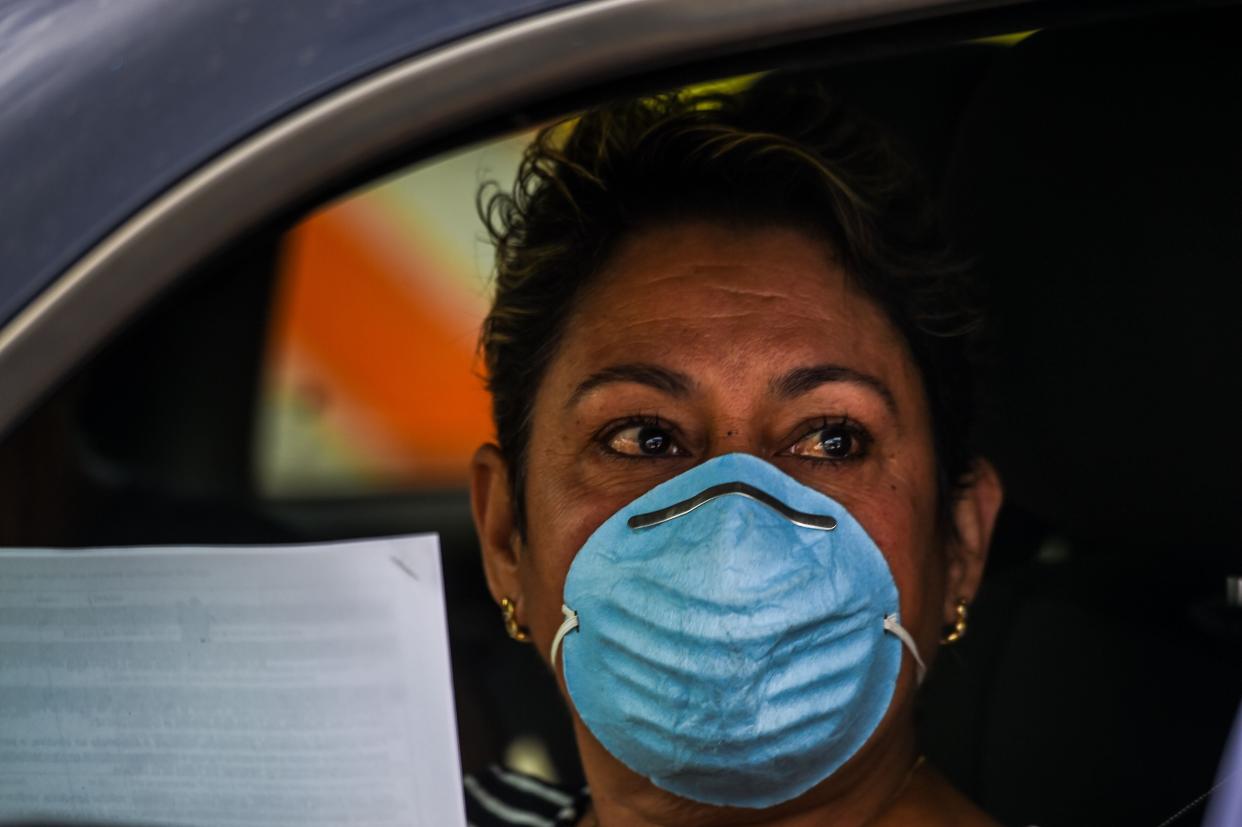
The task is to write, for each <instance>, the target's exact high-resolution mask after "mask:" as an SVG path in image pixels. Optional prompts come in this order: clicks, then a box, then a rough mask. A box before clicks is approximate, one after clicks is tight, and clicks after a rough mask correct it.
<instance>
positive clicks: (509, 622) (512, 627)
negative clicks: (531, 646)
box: [500, 597, 530, 643]
mask: <svg viewBox="0 0 1242 827" xmlns="http://www.w3.org/2000/svg"><path fill="white" fill-rule="evenodd" d="M500 618H501V620H503V621H504V622H505V631H506V632H508V633H509V637H511V638H513V639H514V640H516V641H517V642H518V643H526V642H527V641H528V640H530V634H529V633H528V632H527V631H526V630H525V629H523V628H522V627H521V626H519V625H518V622H517V605H516V604H514V602H513V601H512V600H510V599H509V598H507V597H502V598H500Z"/></svg>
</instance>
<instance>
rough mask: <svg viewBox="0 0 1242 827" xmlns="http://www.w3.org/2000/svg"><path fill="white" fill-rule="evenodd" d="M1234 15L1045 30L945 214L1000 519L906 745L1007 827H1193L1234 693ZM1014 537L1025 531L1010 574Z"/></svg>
mask: <svg viewBox="0 0 1242 827" xmlns="http://www.w3.org/2000/svg"><path fill="white" fill-rule="evenodd" d="M1240 22H1242V17H1240V16H1239V14H1238V10H1237V9H1226V10H1217V11H1213V12H1211V13H1205V14H1198V15H1196V16H1195V17H1181V16H1161V17H1152V18H1149V19H1145V20H1139V21H1135V22H1127V23H1124V24H1120V25H1119V24H1116V23H1109V24H1108V25H1106V26H1087V27H1081V28H1076V29H1063V30H1057V31H1045V32H1039V33H1037V34H1035V35H1033V36H1031V37H1029V38H1028V39H1026V40H1024V41H1023V42H1022V43H1020V44H1019V45H1017V46H1016V47H1014V48H1013V49H1011V50H1009V52H1008V53H1007V54H1005V55H1004V56H1003V57H1001V58H1000V59H999V60H997V61H996V63H995V64H994V65H993V66H992V68H991V69H990V72H989V74H988V76H987V77H986V78H985V80H984V81H983V83H982V84H981V86H980V87H979V89H978V90H977V93H976V95H975V98H974V100H973V101H972V103H971V105H970V107H969V109H968V112H967V115H966V117H965V119H964V121H963V124H962V127H961V131H960V134H959V136H958V141H957V145H956V149H955V154H954V158H953V161H952V163H951V165H950V169H949V173H948V177H947V182H946V187H945V190H946V193H947V195H948V197H949V199H950V209H949V213H950V216H951V217H952V221H951V223H952V224H953V226H954V229H955V233H956V234H957V235H958V237H959V238H960V239H961V241H962V243H963V246H964V248H965V249H968V250H970V251H972V252H973V253H974V254H975V255H976V256H977V259H976V261H977V265H978V266H979V267H980V268H981V270H982V272H983V273H984V275H985V276H986V279H987V282H988V284H989V285H990V287H991V290H992V297H991V305H992V308H993V312H994V325H993V330H992V334H993V335H992V336H991V340H992V341H991V343H992V345H993V349H992V352H993V354H994V356H993V359H992V361H991V362H990V364H989V366H988V368H987V369H986V370H985V377H984V379H985V381H984V387H985V394H984V398H985V399H987V400H988V403H987V405H986V406H985V407H984V410H983V415H982V420H981V423H980V426H979V429H978V431H979V433H978V440H979V444H980V447H981V448H982V451H983V453H984V454H986V455H988V456H990V457H991V458H992V459H993V460H994V461H995V463H996V465H997V467H998V469H999V471H1000V473H1001V477H1002V479H1003V480H1004V482H1005V485H1006V489H1007V497H1008V503H1009V504H1008V505H1007V506H1006V513H1005V517H1004V520H1003V525H1002V527H1001V529H1000V531H999V533H998V537H997V540H996V544H995V545H996V551H997V553H998V554H999V555H1000V558H999V560H998V562H1001V563H1002V565H1001V566H999V567H998V570H995V571H993V572H992V573H991V575H990V576H989V578H988V579H987V581H986V583H985V586H984V588H983V590H982V592H981V594H980V596H979V598H978V601H977V603H976V605H975V608H974V610H973V611H972V615H971V625H970V632H969V634H968V636H967V638H966V639H965V640H964V641H963V642H962V644H960V645H959V646H956V647H954V648H952V649H946V650H944V651H943V652H942V655H943V657H942V658H941V663H940V664H939V665H938V666H937V668H936V669H935V670H933V675H932V677H931V678H930V679H929V685H928V687H927V689H926V692H925V694H924V699H923V708H922V716H921V717H922V735H923V740H924V747H925V750H926V752H927V754H928V756H929V758H931V759H932V760H933V761H934V762H935V763H937V764H938V765H939V766H941V767H942V768H943V769H944V770H945V771H946V773H947V774H948V775H949V776H950V777H951V778H952V779H953V780H954V781H955V782H956V783H957V784H958V785H959V787H961V788H962V789H963V790H964V791H965V792H967V793H968V794H970V795H971V796H972V797H973V798H974V799H975V800H976V801H978V802H979V803H980V804H981V805H982V806H983V807H984V808H985V809H986V810H988V811H989V812H991V813H993V814H994V815H995V816H997V817H998V818H1000V819H1002V820H1003V821H1006V822H1008V823H1015V824H1031V823H1034V824H1039V825H1041V827H1058V825H1079V824H1083V825H1087V824H1089V825H1103V824H1150V825H1153V827H1155V825H1159V824H1161V823H1172V824H1183V823H1187V824H1188V823H1194V822H1195V821H1196V820H1197V819H1198V818H1200V817H1201V816H1202V808H1201V806H1199V805H1195V806H1190V807H1188V805H1192V804H1193V803H1194V802H1195V799H1196V798H1198V797H1199V796H1200V795H1202V794H1203V793H1206V792H1207V790H1208V789H1209V788H1210V787H1211V786H1212V783H1213V773H1214V771H1215V767H1216V765H1217V762H1218V760H1219V757H1220V754H1221V750H1222V747H1223V745H1224V742H1225V739H1226V736H1227V734H1228V731H1229V724H1230V721H1231V719H1232V715H1233V713H1234V710H1235V709H1236V708H1237V704H1238V701H1239V698H1242V620H1240V618H1239V612H1240V611H1242V610H1239V609H1234V608H1230V607H1229V606H1227V605H1226V603H1225V599H1224V598H1225V578H1226V577H1227V576H1229V575H1238V574H1242V554H1240V553H1239V547H1238V527H1237V519H1238V509H1239V505H1242V481H1240V478H1239V474H1238V468H1239V467H1240V465H1242V431H1240V430H1239V423H1240V422H1242V406H1240V405H1239V398H1240V395H1242V394H1240V392H1242V371H1240V370H1239V368H1238V365H1237V360H1238V357H1239V355H1242V326H1240V325H1239V318H1238V314H1239V307H1240V305H1239V301H1238V300H1239V297H1240V279H1242V245H1240V244H1239V241H1240V240H1242V107H1239V105H1238V93H1239V90H1242V53H1239V52H1238V50H1237V48H1236V42H1235V41H1234V39H1233V38H1235V37H1236V34H1237V32H1239V31H1240V30H1242V29H1240V28H1239V25H1238V24H1239V23H1240ZM1015 523H1020V524H1021V530H1020V531H1017V532H1013V528H1014V524H1015ZM1033 526H1035V527H1038V526H1042V527H1043V528H1042V530H1034V529H1033V528H1032V527H1033ZM1007 533H1015V534H1017V535H1020V536H1023V537H1033V536H1034V537H1039V538H1040V539H1039V542H1038V543H1037V544H1036V545H1037V547H1036V549H1035V556H1034V559H1033V560H1032V561H1031V562H1029V563H1028V562H1025V561H1023V560H1022V559H1021V555H1013V554H1012V553H1008V554H1007V551H1008V550H1007V549H1006V545H1007V543H1008V540H1007ZM1041 535H1042V536H1041ZM1174 816H1176V817H1177V819H1176V820H1175V821H1171V822H1166V820H1168V819H1170V818H1172V817H1174Z"/></svg>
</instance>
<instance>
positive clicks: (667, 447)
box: [607, 425, 685, 457]
mask: <svg viewBox="0 0 1242 827" xmlns="http://www.w3.org/2000/svg"><path fill="white" fill-rule="evenodd" d="M607 444H608V448H609V450H612V451H615V452H616V453H618V454H624V455H625V456H631V457H669V456H681V455H682V454H684V453H685V451H683V450H682V448H681V446H680V445H678V444H677V443H676V442H674V441H673V436H672V434H670V433H669V432H668V431H667V430H666V429H664V428H660V427H658V426H655V425H629V426H626V427H624V428H621V429H620V430H618V431H614V432H613V434H612V435H611V436H610V437H609V438H608V443H607Z"/></svg>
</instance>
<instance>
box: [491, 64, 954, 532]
mask: <svg viewBox="0 0 1242 827" xmlns="http://www.w3.org/2000/svg"><path fill="white" fill-rule="evenodd" d="M478 205H479V213H480V215H481V217H482V218H483V221H484V224H485V225H486V226H487V229H488V232H489V234H490V236H491V240H492V242H493V244H494V245H495V249H496V276H495V298H494V301H493V304H492V308H491V312H490V313H489V314H488V316H487V318H486V320H485V321H484V323H483V328H482V333H481V336H480V347H481V349H482V351H483V355H484V362H485V365H486V370H487V386H488V390H489V391H490V392H491V395H492V412H493V416H494V419H495V424H496V434H497V440H498V441H499V444H500V449H501V451H502V453H503V455H504V457H505V460H506V462H507V463H508V468H509V475H510V480H509V481H510V485H511V488H512V491H513V496H514V500H515V503H516V506H515V513H516V521H517V528H518V531H519V532H520V533H522V534H523V535H524V532H525V501H524V492H525V466H526V459H527V457H526V450H527V444H528V442H529V439H530V431H531V412H532V409H533V406H534V399H535V394H536V391H537V390H538V388H539V384H540V382H541V381H542V379H543V375H544V373H545V372H546V370H547V366H548V364H549V362H550V361H551V359H552V357H553V355H554V353H555V351H556V348H557V346H558V343H559V341H560V337H561V335H562V333H563V331H564V329H565V324H566V320H567V319H568V317H569V316H570V314H571V313H572V311H573V309H574V306H575V304H576V301H577V299H578V297H579V296H580V295H581V294H582V291H583V287H584V286H585V285H586V284H587V283H588V282H590V280H591V279H592V277H593V276H594V275H595V274H596V273H598V272H600V270H601V269H602V267H603V265H604V264H605V263H606V261H607V260H608V257H609V256H610V254H611V253H612V252H613V251H614V250H615V249H616V247H617V245H618V242H620V241H621V240H623V239H625V238H627V237H629V236H631V235H632V234H634V233H635V232H637V231H639V230H641V229H643V228H644V227H646V226H651V225H653V224H655V223H657V222H667V221H669V220H679V219H680V220H694V219H699V220H708V221H720V222H726V223H744V224H745V225H747V226H783V227H790V228H793V229H798V230H801V231H804V232H806V233H807V234H809V235H810V236H811V237H812V238H816V239H821V240H823V241H824V242H826V244H827V246H828V247H829V248H830V249H831V251H832V252H833V253H834V255H835V256H836V257H837V259H838V260H839V262H840V264H841V265H842V266H843V268H844V269H845V271H846V273H847V274H848V277H849V278H850V279H851V281H852V284H853V285H854V286H856V287H857V288H858V289H860V290H861V291H862V292H863V293H864V294H865V295H867V296H868V297H870V298H871V299H872V300H873V301H875V302H876V303H877V304H878V305H879V306H880V307H881V308H882V309H883V310H884V311H885V312H886V313H887V315H888V317H889V318H890V319H891V320H892V322H893V323H894V325H895V326H896V327H897V328H898V329H899V330H900V332H901V333H902V335H903V336H904V338H905V340H906V342H907V343H908V345H909V347H910V351H911V353H912V354H913V357H914V361H915V363H916V365H917V366H918V368H919V372H920V374H921V376H922V380H923V384H924V388H925V390H926V395H927V398H928V401H929V406H930V415H931V420H932V422H931V425H932V433H933V440H934V447H935V451H936V462H937V469H938V494H939V500H940V507H941V513H942V517H943V516H947V514H948V509H949V508H950V503H951V500H952V496H953V494H954V493H955V491H954V490H955V488H956V487H957V486H959V485H961V484H962V483H963V482H964V481H965V479H966V478H967V476H968V473H969V469H970V461H971V452H970V451H969V449H968V447H967V434H968V430H969V420H970V412H971V409H972V407H973V404H972V393H973V391H972V386H971V382H970V376H971V371H970V364H969V360H968V358H967V347H966V339H967V338H968V336H967V334H968V333H970V332H971V331H972V330H973V329H974V328H975V327H976V323H977V320H978V314H977V311H976V307H977V305H976V302H975V301H974V300H973V293H974V291H973V288H972V285H971V282H970V279H969V277H968V270H967V269H966V268H965V267H963V266H961V265H960V263H959V262H958V261H957V260H955V259H954V258H953V257H952V256H950V254H949V252H948V248H947V245H946V244H945V242H944V240H943V236H942V234H941V232H940V230H939V223H938V221H937V220H936V213H935V210H934V209H933V207H932V204H931V201H930V199H929V198H927V197H926V195H925V194H924V192H923V190H922V188H921V185H920V178H919V176H918V175H917V174H915V171H914V169H913V168H912V167H911V166H910V164H909V163H908V162H907V161H906V160H905V159H904V157H903V155H902V154H901V153H900V152H898V151H897V150H896V149H895V147H894V144H893V143H892V142H891V141H890V140H889V139H888V138H887V137H886V136H885V135H883V133H882V132H881V131H879V130H878V129H876V128H875V127H874V126H873V125H872V124H870V123H868V122H866V121H865V120H863V119H861V118H859V117H857V116H850V115H847V114H846V112H845V111H844V109H843V107H842V106H841V105H839V104H838V102H836V101H835V100H834V98H833V97H832V96H831V95H830V94H829V92H828V91H827V90H826V88H825V87H824V86H823V84H822V83H820V82H818V81H814V80H810V81H806V80H802V81H797V82H794V81H790V80H788V79H783V78H780V77H769V78H766V79H764V80H762V81H760V82H759V83H757V84H755V85H753V86H751V87H750V88H749V89H747V90H745V91H742V92H740V93H737V94H720V93H698V94H696V93H687V92H683V93H672V94H664V95H658V96H655V97H650V98H644V99H631V100H625V101H619V102H615V103H611V104H608V105H605V106H601V107H598V108H595V109H591V110H589V111H587V112H585V113H583V114H582V115H580V116H579V117H577V118H574V119H569V120H566V121H563V122H561V123H557V124H554V125H552V126H549V127H546V128H544V129H542V130H541V131H540V132H539V133H538V135H537V136H536V137H535V139H534V141H533V142H532V143H531V144H530V146H529V147H527V149H526V151H525V154H524V156H523V158H522V162H521V165H520V166H519V169H518V173H517V179H516V181H515V183H514V186H513V189H512V190H511V191H509V192H505V191H504V190H502V189H501V188H500V187H499V186H498V185H497V184H495V182H489V183H487V184H484V185H483V187H482V188H481V189H480V191H479V198H478ZM944 522H945V521H944V520H942V523H944ZM947 525H949V526H951V525H952V523H951V521H949V522H948V523H947Z"/></svg>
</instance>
